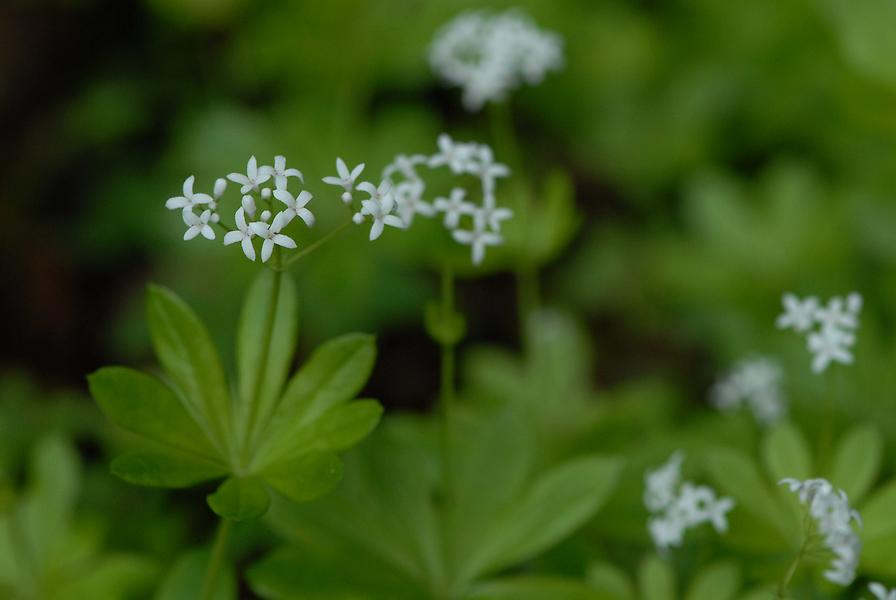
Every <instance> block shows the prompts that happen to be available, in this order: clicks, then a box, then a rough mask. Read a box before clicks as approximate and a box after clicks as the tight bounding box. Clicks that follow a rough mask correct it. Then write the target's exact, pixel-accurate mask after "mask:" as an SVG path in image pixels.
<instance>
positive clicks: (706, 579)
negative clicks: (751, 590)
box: [685, 563, 740, 600]
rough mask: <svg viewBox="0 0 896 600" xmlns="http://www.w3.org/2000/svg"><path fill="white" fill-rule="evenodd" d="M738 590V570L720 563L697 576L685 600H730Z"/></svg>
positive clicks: (729, 564)
mask: <svg viewBox="0 0 896 600" xmlns="http://www.w3.org/2000/svg"><path fill="white" fill-rule="evenodd" d="M739 588H740V570H739V569H738V568H737V565H735V564H733V563H720V564H716V565H712V566H710V567H707V568H706V569H703V570H702V571H700V572H699V573H698V574H697V576H696V577H695V578H694V581H693V582H692V583H691V586H690V587H689V588H688V593H687V595H686V596H685V600H731V599H732V598H734V596H735V595H736V594H737V591H738V589H739Z"/></svg>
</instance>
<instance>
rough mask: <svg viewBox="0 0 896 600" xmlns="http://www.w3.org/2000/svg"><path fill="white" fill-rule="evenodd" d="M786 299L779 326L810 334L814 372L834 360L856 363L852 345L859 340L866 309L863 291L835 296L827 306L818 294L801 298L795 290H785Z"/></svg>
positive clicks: (821, 370) (817, 371) (826, 366)
mask: <svg viewBox="0 0 896 600" xmlns="http://www.w3.org/2000/svg"><path fill="white" fill-rule="evenodd" d="M782 303H783V305H784V312H783V313H782V314H781V315H780V316H779V317H778V321H777V324H778V328H780V329H793V330H794V331H797V332H798V333H802V334H805V335H806V342H807V345H808V347H809V352H811V353H812V354H813V360H812V370H813V371H814V372H816V373H821V372H823V371H824V370H825V369H827V368H828V365H830V364H831V363H832V362H839V363H842V364H851V363H852V361H853V356H852V352H851V348H852V347H853V345H855V343H856V336H855V331H856V329H858V328H859V313H860V312H862V296H861V294H859V293H858V292H853V293H851V294H849V295H848V296H847V297H846V298H845V299H844V298H842V297H840V296H835V297H834V298H831V299H830V300H829V301H828V303H827V305H824V306H822V305H821V303H820V302H819V301H818V298H816V297H815V296H809V297H808V298H806V299H804V300H800V299H799V298H798V297H797V296H795V295H793V294H784V297H783V299H782ZM816 326H817V328H816Z"/></svg>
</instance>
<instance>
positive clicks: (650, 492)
mask: <svg viewBox="0 0 896 600" xmlns="http://www.w3.org/2000/svg"><path fill="white" fill-rule="evenodd" d="M683 462H684V453H683V452H681V451H678V452H675V453H674V454H673V455H672V456H671V457H670V458H669V460H668V461H667V462H666V463H665V464H664V465H663V466H662V467H659V468H657V469H655V470H653V471H648V472H647V475H646V476H645V478H644V481H645V489H644V506H646V507H647V510H648V511H650V514H651V517H650V519H649V520H648V521H647V529H648V531H649V532H650V536H651V537H652V538H653V542H654V544H656V546H657V548H658V549H659V550H661V551H666V550H668V549H669V548H670V547H676V546H680V545H681V544H682V542H683V540H684V534H685V532H686V531H687V530H688V529H692V528H695V527H699V526H700V525H702V524H704V523H712V526H713V527H714V528H715V530H716V532H718V533H724V532H726V531H727V530H728V512H729V511H730V510H731V509H732V508H734V500H732V499H731V498H728V497H718V496H717V495H716V492H715V490H713V489H712V488H711V487H709V486H705V485H695V484H693V483H691V482H690V481H685V482H682V481H681V464H682V463H683Z"/></svg>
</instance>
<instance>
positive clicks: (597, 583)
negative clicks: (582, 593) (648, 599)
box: [586, 562, 635, 600]
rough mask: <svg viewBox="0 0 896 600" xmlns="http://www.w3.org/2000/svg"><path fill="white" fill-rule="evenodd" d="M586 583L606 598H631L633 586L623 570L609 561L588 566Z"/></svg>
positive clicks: (621, 599)
mask: <svg viewBox="0 0 896 600" xmlns="http://www.w3.org/2000/svg"><path fill="white" fill-rule="evenodd" d="M586 579H587V580H588V585H590V586H591V587H593V588H594V589H595V590H597V591H598V592H600V593H601V598H602V599H606V600H632V599H633V598H634V597H635V587H634V585H633V584H632V581H631V579H630V578H629V576H628V575H627V574H626V572H625V571H623V570H622V569H620V568H619V567H617V566H616V565H613V564H610V563H605V562H601V563H594V564H592V565H590V566H589V567H588V573H587V575H586Z"/></svg>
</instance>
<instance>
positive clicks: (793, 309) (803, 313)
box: [777, 294, 818, 333]
mask: <svg viewBox="0 0 896 600" xmlns="http://www.w3.org/2000/svg"><path fill="white" fill-rule="evenodd" d="M781 302H782V303H783V304H784V313H783V314H782V315H781V316H779V317H778V321H777V324H778V328H779V329H789V328H792V329H795V330H796V331H798V332H800V333H803V332H805V331H808V330H809V329H810V328H811V327H812V324H813V323H814V322H815V315H816V312H817V311H818V298H816V297H815V296H809V297H808V298H806V299H805V300H800V299H799V298H798V297H796V296H795V295H793V294H784V296H783V298H782V299H781Z"/></svg>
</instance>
